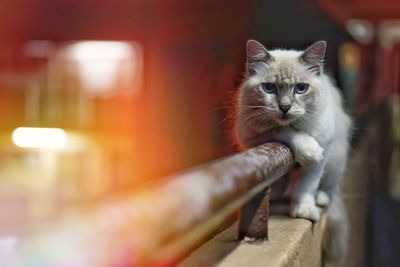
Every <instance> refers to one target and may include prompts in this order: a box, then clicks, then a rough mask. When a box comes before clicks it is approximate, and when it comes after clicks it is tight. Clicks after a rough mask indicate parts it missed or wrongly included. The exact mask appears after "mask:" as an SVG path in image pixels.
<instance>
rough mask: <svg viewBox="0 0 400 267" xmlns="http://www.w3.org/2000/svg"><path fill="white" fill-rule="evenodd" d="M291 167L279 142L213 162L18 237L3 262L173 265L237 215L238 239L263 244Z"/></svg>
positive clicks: (288, 152) (287, 153)
mask: <svg viewBox="0 0 400 267" xmlns="http://www.w3.org/2000/svg"><path fill="white" fill-rule="evenodd" d="M293 164H294V160H293V155H292V153H291V151H290V150H289V148H288V147H286V146H284V145H282V144H279V143H268V144H265V145H262V146H258V147H255V148H252V149H249V150H247V151H245V152H242V153H238V154H234V155H232V156H229V157H226V158H224V159H221V160H216V161H214V162H211V163H209V164H206V165H203V166H200V167H198V168H195V169H192V170H190V171H187V172H183V173H181V174H178V175H174V176H171V177H167V178H166V179H165V180H164V181H165V182H163V183H161V184H160V185H158V186H157V187H156V188H153V189H152V190H147V191H144V192H141V193H139V194H135V195H134V196H131V197H127V198H123V199H117V200H114V201H111V202H108V203H106V204H102V205H100V207H98V208H96V209H95V210H93V211H91V212H90V213H89V214H88V213H87V212H85V213H83V214H82V215H77V214H74V215H70V216H68V217H66V218H63V219H62V220H60V222H58V223H55V224H53V225H51V226H49V227H46V228H45V229H44V230H43V231H39V232H37V233H35V234H29V235H27V236H25V237H20V238H21V242H19V245H18V246H15V248H14V250H12V251H11V252H9V253H11V255H13V260H10V261H9V262H6V263H7V264H9V266H18V267H19V266H52V267H56V266H67V265H68V264H70V265H71V264H72V265H71V266H101V267H103V266H171V265H174V263H176V262H177V261H179V260H180V259H181V258H182V257H183V256H185V255H186V253H187V252H188V251H190V249H193V247H195V246H196V245H198V244H199V243H201V242H202V241H204V239H205V238H206V237H207V236H209V235H210V234H211V233H213V232H214V231H215V230H216V229H217V228H218V227H219V226H220V225H221V224H222V223H223V222H224V221H225V220H226V219H227V218H228V217H229V216H230V215H232V214H233V213H234V212H235V211H237V210H239V209H241V208H242V213H241V214H242V215H241V219H240V223H239V237H240V238H243V237H245V236H248V237H251V238H267V236H268V231H267V222H268V205H269V203H268V202H269V200H268V198H269V191H268V190H269V186H270V185H271V184H272V183H273V182H274V181H276V180H277V179H278V178H280V177H281V176H283V175H284V174H285V173H286V172H288V171H289V170H290V168H291V167H292V166H293ZM54 249H57V251H53V250H54ZM0 258H1V257H0ZM0 263H1V260H0ZM66 264H67V265H66ZM0 265H1V264H0ZM68 266H69V265H68Z"/></svg>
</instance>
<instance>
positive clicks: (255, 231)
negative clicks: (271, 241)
mask: <svg viewBox="0 0 400 267" xmlns="http://www.w3.org/2000/svg"><path fill="white" fill-rule="evenodd" d="M270 193H271V188H270V187H267V189H265V190H264V191H262V192H261V193H259V194H258V195H256V196H255V197H254V198H253V199H251V200H250V201H249V202H248V203H247V204H246V205H244V207H243V208H242V211H241V214H240V220H239V238H240V239H243V238H245V237H248V238H250V239H258V240H259V239H266V240H268V216H269V198H270Z"/></svg>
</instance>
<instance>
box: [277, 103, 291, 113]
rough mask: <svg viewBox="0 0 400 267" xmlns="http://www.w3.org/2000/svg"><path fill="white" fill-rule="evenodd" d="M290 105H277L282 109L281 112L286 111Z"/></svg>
mask: <svg viewBox="0 0 400 267" xmlns="http://www.w3.org/2000/svg"><path fill="white" fill-rule="evenodd" d="M291 107H292V105H279V109H280V110H282V112H283V113H286V112H288V110H289V109H290V108H291Z"/></svg>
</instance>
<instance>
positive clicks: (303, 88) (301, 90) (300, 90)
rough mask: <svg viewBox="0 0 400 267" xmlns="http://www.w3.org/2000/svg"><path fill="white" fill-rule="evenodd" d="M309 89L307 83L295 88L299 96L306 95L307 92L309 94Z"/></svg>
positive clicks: (297, 85) (299, 84)
mask: <svg viewBox="0 0 400 267" xmlns="http://www.w3.org/2000/svg"><path fill="white" fill-rule="evenodd" d="M308 87H309V85H308V84H307V83H298V84H296V86H295V87H294V91H295V93H297V94H304V93H305V92H307V90H308Z"/></svg>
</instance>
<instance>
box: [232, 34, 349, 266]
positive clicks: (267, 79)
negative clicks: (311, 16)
mask: <svg viewBox="0 0 400 267" xmlns="http://www.w3.org/2000/svg"><path fill="white" fill-rule="evenodd" d="M325 49H326V43H325V42H323V41H319V42H316V43H314V44H313V45H311V46H310V47H309V48H307V49H306V50H305V51H294V50H280V49H278V50H271V51H268V50H267V49H266V48H265V47H264V46H262V45H261V44H260V43H258V42H257V41H254V40H250V41H248V43H247V64H246V67H247V68H246V70H247V72H246V77H245V79H244V81H243V83H242V86H241V87H240V92H239V95H238V99H237V101H238V107H239V109H238V113H237V114H238V115H237V118H236V122H235V134H236V140H237V142H238V144H239V145H240V146H241V147H243V148H249V147H253V146H256V145H260V144H263V143H266V142H269V141H280V142H283V143H285V144H287V145H288V146H289V147H290V148H291V149H292V151H293V153H294V156H295V159H296V161H297V162H298V163H299V165H300V173H301V176H300V179H299V180H298V181H297V183H296V184H295V187H294V190H293V200H292V206H291V215H292V216H293V217H300V218H306V219H309V220H311V221H314V222H315V221H318V220H319V217H320V214H319V209H318V208H317V205H319V206H328V216H327V217H328V227H327V228H328V230H330V232H331V233H328V234H327V236H328V237H329V238H328V239H327V240H326V241H325V245H326V247H327V251H326V256H327V257H328V258H330V259H339V258H341V257H343V255H344V254H345V252H346V244H347V236H348V222H347V217H346V211H345V207H344V205H343V203H342V200H341V196H340V193H339V190H338V184H339V181H340V179H341V177H342V175H343V172H344V169H345V165H346V161H347V154H348V147H349V134H350V128H351V120H350V118H349V116H348V115H347V114H346V113H345V112H344V110H343V108H342V100H341V95H340V93H339V91H338V90H337V88H336V87H335V86H334V84H333V83H332V81H331V79H330V78H329V77H328V76H327V75H325V74H324V71H323V60H324V56H325ZM304 88H306V90H305V92H303V91H304Z"/></svg>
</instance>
